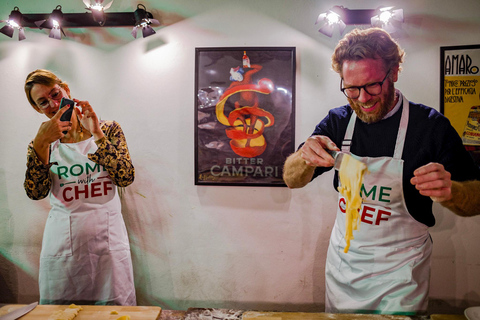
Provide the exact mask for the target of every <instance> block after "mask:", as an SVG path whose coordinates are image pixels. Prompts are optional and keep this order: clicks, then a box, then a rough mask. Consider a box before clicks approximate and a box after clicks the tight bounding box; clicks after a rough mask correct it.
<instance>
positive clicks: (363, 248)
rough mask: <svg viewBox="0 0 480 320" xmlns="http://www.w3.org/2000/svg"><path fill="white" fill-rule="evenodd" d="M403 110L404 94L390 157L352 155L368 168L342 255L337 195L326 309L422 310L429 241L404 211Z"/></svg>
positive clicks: (347, 140) (405, 109)
mask: <svg viewBox="0 0 480 320" xmlns="http://www.w3.org/2000/svg"><path fill="white" fill-rule="evenodd" d="M408 113H409V102H408V100H407V99H405V98H403V111H402V117H401V121H400V127H399V131H398V134H397V142H396V146H395V152H394V156H393V158H391V157H377V158H371V157H357V156H355V155H352V156H354V157H355V158H356V159H359V160H361V161H363V162H364V163H366V164H367V166H368V171H369V173H367V174H366V175H365V176H364V188H362V198H363V203H362V207H361V210H360V216H361V223H360V225H359V228H358V229H357V230H354V231H353V237H354V239H353V240H351V245H350V250H349V251H348V253H344V252H343V250H344V248H345V244H346V241H345V199H344V198H343V196H342V195H341V194H340V195H339V202H338V209H337V217H336V221H335V225H334V228H333V230H332V236H331V238H330V245H329V248H328V253H327V262H326V281H325V282H326V293H325V309H326V312H329V313H382V314H415V313H422V312H425V311H426V309H427V304H428V290H429V281H430V255H431V251H432V241H431V238H430V235H429V233H428V227H427V226H426V225H424V224H422V223H420V222H418V221H417V220H415V219H414V218H413V217H412V216H411V215H410V214H409V213H408V211H407V208H406V205H405V200H404V198H403V188H402V184H403V183H402V181H403V180H402V178H403V160H402V152H403V146H404V141H405V135H406V131H407V125H408ZM356 118H357V117H356V114H355V112H354V113H352V116H351V118H350V122H349V125H348V128H347V131H346V133H345V139H344V141H343V143H342V151H343V152H347V153H350V143H351V139H352V136H353V131H354V127H355V120H356ZM372 143H375V142H374V141H372Z"/></svg>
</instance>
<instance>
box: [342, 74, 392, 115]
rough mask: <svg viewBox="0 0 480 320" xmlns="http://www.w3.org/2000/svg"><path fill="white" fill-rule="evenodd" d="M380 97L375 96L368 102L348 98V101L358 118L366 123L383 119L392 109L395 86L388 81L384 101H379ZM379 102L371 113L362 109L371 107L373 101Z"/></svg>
mask: <svg viewBox="0 0 480 320" xmlns="http://www.w3.org/2000/svg"><path fill="white" fill-rule="evenodd" d="M380 100H381V97H380V96H376V97H375V98H374V99H373V100H371V101H369V102H368V103H361V102H355V101H353V100H352V99H350V98H348V102H349V103H350V107H352V109H353V111H355V113H356V114H357V117H358V118H360V120H362V121H363V122H366V123H375V122H378V121H380V120H382V119H383V117H385V116H386V115H387V113H388V112H390V110H392V109H393V107H394V105H393V104H394V103H395V88H394V86H393V83H391V82H389V84H388V88H387V95H386V96H385V101H384V102H383V103H382V102H380ZM377 102H379V103H380V104H381V105H380V108H377V109H376V110H375V111H374V112H373V113H372V112H365V111H363V110H362V106H363V107H367V108H369V107H372V106H373V105H374V104H375V103H377Z"/></svg>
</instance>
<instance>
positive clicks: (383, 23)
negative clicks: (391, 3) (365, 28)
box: [371, 7, 403, 33]
mask: <svg viewBox="0 0 480 320" xmlns="http://www.w3.org/2000/svg"><path fill="white" fill-rule="evenodd" d="M393 8H394V7H383V8H378V9H377V15H376V16H373V17H372V19H371V23H372V26H373V27H379V28H383V29H385V31H387V32H389V33H393V32H394V31H395V30H396V29H398V28H399V27H400V25H401V23H402V22H403V9H395V10H393Z"/></svg>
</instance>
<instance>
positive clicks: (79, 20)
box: [22, 12, 135, 29]
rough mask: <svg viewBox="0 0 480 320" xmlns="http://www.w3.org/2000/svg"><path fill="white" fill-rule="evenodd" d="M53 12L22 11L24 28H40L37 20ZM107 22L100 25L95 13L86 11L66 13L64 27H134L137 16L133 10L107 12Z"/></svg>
mask: <svg viewBox="0 0 480 320" xmlns="http://www.w3.org/2000/svg"><path fill="white" fill-rule="evenodd" d="M50 15H51V13H34V14H29V13H22V18H23V19H22V26H23V27H24V28H32V29H39V28H38V26H37V25H36V24H35V21H41V20H47V19H48V18H49V17H50ZM105 18H106V19H105V24H104V25H103V26H100V25H99V24H98V22H95V21H94V20H93V15H92V14H91V13H89V12H85V13H64V14H63V18H62V28H64V29H66V28H87V27H88V28H89V27H133V26H135V16H134V13H133V12H108V13H107V12H105Z"/></svg>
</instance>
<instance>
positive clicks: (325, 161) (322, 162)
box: [300, 136, 340, 167]
mask: <svg viewBox="0 0 480 320" xmlns="http://www.w3.org/2000/svg"><path fill="white" fill-rule="evenodd" d="M326 150H337V151H338V150H340V149H338V148H337V146H336V145H335V143H333V142H332V140H330V138H328V137H326V136H311V137H310V138H308V139H307V141H305V143H304V144H303V146H302V147H301V148H300V155H301V157H302V159H303V160H304V161H305V163H306V164H307V165H309V166H312V167H332V166H333V165H334V164H335V160H334V159H333V158H332V156H331V155H330V154H329V153H328V152H327V151H326Z"/></svg>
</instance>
